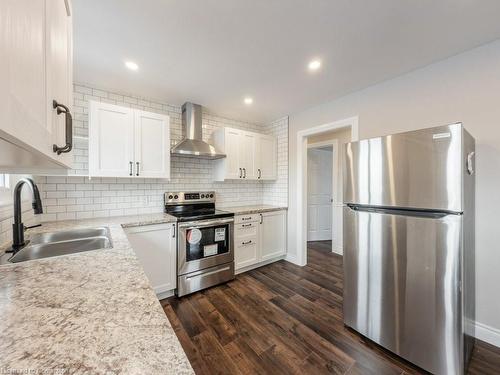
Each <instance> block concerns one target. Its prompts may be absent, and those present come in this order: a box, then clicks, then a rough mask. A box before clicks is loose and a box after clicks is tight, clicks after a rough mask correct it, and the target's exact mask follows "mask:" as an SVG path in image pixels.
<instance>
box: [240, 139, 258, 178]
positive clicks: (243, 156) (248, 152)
mask: <svg viewBox="0 0 500 375" xmlns="http://www.w3.org/2000/svg"><path fill="white" fill-rule="evenodd" d="M256 138H257V137H256V134H255V133H250V132H244V131H242V132H241V135H240V148H239V152H240V156H239V158H240V167H241V168H243V177H244V178H245V179H247V180H255V179H257V174H256V173H255V172H256V167H255V165H256V160H255V157H256V149H255V145H256Z"/></svg>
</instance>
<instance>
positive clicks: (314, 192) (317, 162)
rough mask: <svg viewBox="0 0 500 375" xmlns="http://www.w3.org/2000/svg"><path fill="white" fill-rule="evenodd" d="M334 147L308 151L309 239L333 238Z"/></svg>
mask: <svg viewBox="0 0 500 375" xmlns="http://www.w3.org/2000/svg"><path fill="white" fill-rule="evenodd" d="M332 168H333V155H332V148H331V147H330V148H325V149H309V150H308V153H307V213H308V218H307V223H308V232H307V240H308V241H323V240H331V239H332V173H333V172H332Z"/></svg>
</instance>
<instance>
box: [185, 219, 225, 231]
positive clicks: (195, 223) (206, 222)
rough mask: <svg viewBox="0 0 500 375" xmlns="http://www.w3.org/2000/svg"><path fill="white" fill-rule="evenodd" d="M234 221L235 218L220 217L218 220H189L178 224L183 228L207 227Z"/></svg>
mask: <svg viewBox="0 0 500 375" xmlns="http://www.w3.org/2000/svg"><path fill="white" fill-rule="evenodd" d="M233 222H234V218H230V219H218V220H197V221H188V222H185V223H179V224H178V225H177V226H178V227H179V228H183V229H187V228H205V227H210V226H212V225H219V224H228V223H233Z"/></svg>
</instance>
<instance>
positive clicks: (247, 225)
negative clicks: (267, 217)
mask: <svg viewBox="0 0 500 375" xmlns="http://www.w3.org/2000/svg"><path fill="white" fill-rule="evenodd" d="M241 226H242V227H251V226H252V223H250V224H241Z"/></svg>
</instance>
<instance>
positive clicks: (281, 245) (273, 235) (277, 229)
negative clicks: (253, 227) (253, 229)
mask: <svg viewBox="0 0 500 375" xmlns="http://www.w3.org/2000/svg"><path fill="white" fill-rule="evenodd" d="M261 215H262V220H261V223H262V224H261V225H260V227H261V230H260V260H261V261H265V260H269V259H273V258H276V257H279V256H283V255H285V254H286V212H285V211H273V212H264V213H262V214H261Z"/></svg>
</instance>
